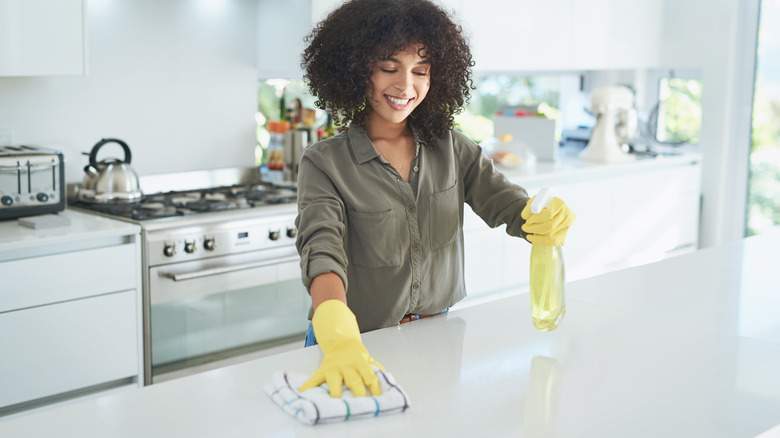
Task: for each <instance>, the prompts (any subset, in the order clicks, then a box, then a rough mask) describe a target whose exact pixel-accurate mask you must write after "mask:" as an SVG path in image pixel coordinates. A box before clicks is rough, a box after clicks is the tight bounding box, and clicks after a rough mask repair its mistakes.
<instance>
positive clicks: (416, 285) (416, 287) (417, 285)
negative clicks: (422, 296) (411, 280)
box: [412, 283, 420, 289]
mask: <svg viewBox="0 0 780 438" xmlns="http://www.w3.org/2000/svg"><path fill="white" fill-rule="evenodd" d="M412 287H413V288H415V289H419V288H420V283H415V284H413V285H412Z"/></svg>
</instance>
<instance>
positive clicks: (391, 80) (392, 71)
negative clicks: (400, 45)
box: [367, 44, 431, 125]
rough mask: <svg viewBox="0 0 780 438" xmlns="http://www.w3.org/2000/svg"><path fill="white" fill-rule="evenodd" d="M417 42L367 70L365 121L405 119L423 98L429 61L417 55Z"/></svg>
mask: <svg viewBox="0 0 780 438" xmlns="http://www.w3.org/2000/svg"><path fill="white" fill-rule="evenodd" d="M420 48H422V45H421V44H412V45H410V46H409V47H407V48H406V49H405V50H404V51H401V52H399V53H396V54H395V55H393V56H391V57H389V58H387V59H384V60H381V61H379V62H377V63H376V64H374V66H373V67H372V70H371V84H372V86H371V88H370V89H369V96H368V97H369V104H370V105H371V109H372V111H371V114H369V116H368V120H367V121H368V122H369V123H371V124H374V125H376V124H377V123H389V124H399V123H405V122H406V118H407V117H409V114H411V113H412V111H414V109H415V108H417V106H419V105H420V103H421V102H422V101H423V99H425V95H426V94H428V89H429V88H430V86H431V76H430V70H431V65H430V63H429V62H428V61H427V60H426V59H425V58H422V57H420V55H419V54H418V50H419V49H420Z"/></svg>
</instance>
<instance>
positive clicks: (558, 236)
mask: <svg viewBox="0 0 780 438" xmlns="http://www.w3.org/2000/svg"><path fill="white" fill-rule="evenodd" d="M534 198H535V196H534ZM532 201H533V198H531V199H530V200H528V203H527V204H525V208H524V209H523V211H522V212H521V213H520V216H521V217H522V218H523V219H525V223H524V224H523V226H522V229H523V231H525V232H526V233H528V235H527V236H526V239H527V240H528V241H529V242H531V243H538V244H540V245H549V246H556V245H563V242H564V240H566V232H567V231H569V227H570V226H571V224H572V222H574V218H576V217H577V215H575V214H574V212H573V211H571V209H569V207H567V206H566V204H565V203H564V202H563V201H561V200H560V199H558V198H552V200H550V203H549V204H548V205H547V207H545V208H544V209H542V211H540V212H539V213H537V214H533V213H531V202H532Z"/></svg>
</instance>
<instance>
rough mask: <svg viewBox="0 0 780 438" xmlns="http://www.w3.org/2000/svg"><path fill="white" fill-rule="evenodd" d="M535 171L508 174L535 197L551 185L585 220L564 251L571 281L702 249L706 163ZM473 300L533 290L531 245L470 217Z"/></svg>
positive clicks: (571, 162) (684, 160)
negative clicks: (700, 236) (530, 257)
mask: <svg viewBox="0 0 780 438" xmlns="http://www.w3.org/2000/svg"><path fill="white" fill-rule="evenodd" d="M541 166H542V167H541V168H540V169H538V170H537V171H535V172H512V171H511V170H508V171H507V176H508V177H509V178H510V180H512V182H514V183H517V184H519V185H521V186H523V187H525V188H526V189H527V190H528V192H529V194H530V195H534V194H535V193H536V192H537V191H538V190H539V189H540V188H542V187H545V186H548V187H550V188H551V190H552V192H553V194H554V195H555V196H557V197H559V198H561V199H563V200H564V201H565V202H566V204H567V205H568V206H569V207H570V208H571V209H572V211H574V212H575V214H576V215H577V218H576V220H575V222H574V225H573V226H572V228H571V229H570V230H569V232H568V234H567V236H566V243H565V245H564V247H563V253H564V260H565V266H566V278H567V280H568V281H571V280H576V279H581V278H585V277H591V276H595V275H599V274H603V273H606V272H610V271H614V270H618V269H623V268H627V267H630V266H637V265H642V264H647V263H651V262H655V261H659V260H662V259H665V258H669V257H673V256H676V255H679V254H683V253H686V252H691V251H694V250H696V249H697V248H698V245H699V218H700V208H701V206H700V202H701V201H700V198H701V183H700V180H701V164H700V161H699V158H698V156H691V157H675V158H668V159H667V158H659V159H656V160H640V161H637V162H631V163H621V164H603V165H597V164H588V163H582V162H579V161H578V160H577V159H576V158H569V159H568V160H565V161H564V162H563V163H558V164H552V163H543V164H542V165H541ZM464 238H465V251H466V267H465V275H466V287H467V292H468V294H469V298H467V300H471V301H476V300H477V299H480V297H482V298H484V297H485V296H488V295H495V294H497V293H500V292H501V291H503V290H510V289H517V288H518V287H527V286H528V283H529V278H528V270H529V266H528V265H529V256H530V252H531V245H530V244H529V243H528V242H526V241H524V240H522V239H518V238H515V237H511V236H509V235H507V234H506V232H505V227H504V226H501V227H499V228H497V229H490V228H488V227H487V225H485V224H484V222H482V221H481V219H479V218H478V217H477V216H476V215H475V214H474V213H473V212H472V211H470V209H468V208H467V209H466V217H465V218H464Z"/></svg>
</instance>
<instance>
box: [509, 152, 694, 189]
mask: <svg viewBox="0 0 780 438" xmlns="http://www.w3.org/2000/svg"><path fill="white" fill-rule="evenodd" d="M576 152H578V151H569V150H564V149H561V155H560V156H559V158H558V160H557V161H541V160H540V161H537V162H536V164H535V165H534V166H531V167H528V168H526V167H501V166H496V167H497V169H499V170H500V171H501V172H503V173H504V174H505V175H507V177H508V178H509V179H510V180H511V181H512V182H515V183H517V184H520V185H527V186H540V185H559V184H564V183H571V182H577V181H583V180H588V179H592V178H594V177H597V178H609V177H612V176H616V175H626V174H631V173H634V172H645V171H650V170H653V169H663V168H669V167H674V166H683V165H690V164H692V163H699V162H701V155H700V154H698V153H685V154H680V155H658V156H656V157H655V158H637V159H634V160H630V161H626V162H622V163H602V162H598V161H589V160H584V159H581V158H579V157H578V156H577V155H576Z"/></svg>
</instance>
